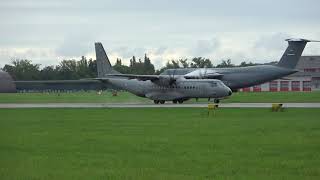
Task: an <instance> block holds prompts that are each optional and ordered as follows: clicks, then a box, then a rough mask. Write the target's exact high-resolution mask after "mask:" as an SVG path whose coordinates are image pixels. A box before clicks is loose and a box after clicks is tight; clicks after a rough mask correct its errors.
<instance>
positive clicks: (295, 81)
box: [240, 56, 320, 92]
mask: <svg viewBox="0 0 320 180" xmlns="http://www.w3.org/2000/svg"><path fill="white" fill-rule="evenodd" d="M296 69H297V70H299V72H297V73H295V74H292V75H290V76H287V77H285V78H282V79H278V80H275V81H271V82H268V83H264V84H261V85H257V86H253V87H248V88H243V89H241V90H240V91H243V92H252V91H253V92H260V91H272V92H276V91H314V90H320V56H301V58H300V60H299V62H298V64H297V66H296Z"/></svg>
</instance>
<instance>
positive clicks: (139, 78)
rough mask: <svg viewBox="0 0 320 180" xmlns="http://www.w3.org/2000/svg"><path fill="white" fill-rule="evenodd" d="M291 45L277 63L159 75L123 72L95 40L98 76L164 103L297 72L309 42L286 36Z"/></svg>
mask: <svg viewBox="0 0 320 180" xmlns="http://www.w3.org/2000/svg"><path fill="white" fill-rule="evenodd" d="M286 41H288V43H289V45H288V47H287V49H286V51H285V52H284V54H283V55H282V57H281V59H280V61H279V63H278V64H276V65H257V66H250V67H237V68H183V69H168V70H165V71H164V72H163V73H162V74H160V75H135V74H121V73H119V72H117V71H115V70H114V69H112V66H111V64H110V61H109V59H108V56H107V54H106V52H105V50H104V48H103V46H102V44H101V43H99V42H97V43H95V51H96V58H97V66H98V78H95V79H97V80H100V81H102V82H104V83H111V84H112V85H114V86H117V87H119V88H121V89H124V90H127V91H129V92H131V93H133V94H135V95H137V96H141V97H146V98H149V99H152V100H154V103H156V104H158V103H161V104H164V103H165V101H172V102H173V103H177V102H179V103H183V101H186V100H188V99H191V98H209V99H210V98H213V99H214V101H215V102H216V103H219V99H222V98H224V97H227V96H230V95H231V94H232V91H236V90H237V89H239V88H244V87H250V86H254V85H258V84H262V83H265V82H268V81H272V80H275V79H279V78H281V77H284V76H287V75H290V74H293V73H295V72H297V70H296V69H294V68H295V66H296V64H297V62H298V60H299V59H300V57H301V54H302V52H303V50H304V48H305V46H306V44H307V43H308V42H319V41H312V40H307V39H286Z"/></svg>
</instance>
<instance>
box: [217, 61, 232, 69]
mask: <svg viewBox="0 0 320 180" xmlns="http://www.w3.org/2000/svg"><path fill="white" fill-rule="evenodd" d="M234 66H235V65H234V64H232V63H231V59H227V60H222V62H221V63H220V64H218V65H217V66H216V67H217V68H226V67H234Z"/></svg>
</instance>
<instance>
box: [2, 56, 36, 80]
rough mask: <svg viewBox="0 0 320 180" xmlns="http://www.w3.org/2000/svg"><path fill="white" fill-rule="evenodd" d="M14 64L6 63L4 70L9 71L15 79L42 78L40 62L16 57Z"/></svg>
mask: <svg viewBox="0 0 320 180" xmlns="http://www.w3.org/2000/svg"><path fill="white" fill-rule="evenodd" d="M11 63H12V65H7V64H6V65H5V66H4V67H3V70H4V71H6V72H8V73H9V74H10V75H11V76H12V78H13V79H15V80H38V79H40V64H32V62H31V61H30V60H27V59H14V60H12V62H11Z"/></svg>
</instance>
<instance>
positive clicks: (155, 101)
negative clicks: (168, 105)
mask: <svg viewBox="0 0 320 180" xmlns="http://www.w3.org/2000/svg"><path fill="white" fill-rule="evenodd" d="M153 102H154V103H155V104H159V103H160V104H164V103H165V102H166V101H165V100H153Z"/></svg>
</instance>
